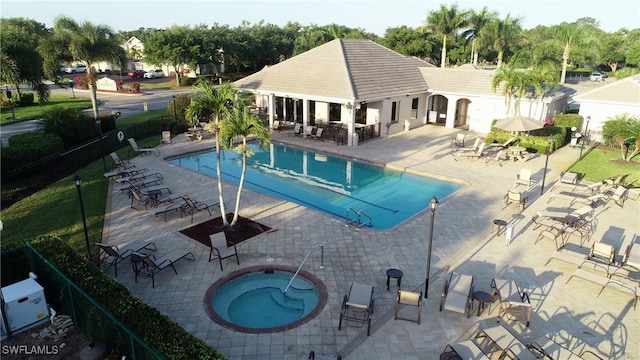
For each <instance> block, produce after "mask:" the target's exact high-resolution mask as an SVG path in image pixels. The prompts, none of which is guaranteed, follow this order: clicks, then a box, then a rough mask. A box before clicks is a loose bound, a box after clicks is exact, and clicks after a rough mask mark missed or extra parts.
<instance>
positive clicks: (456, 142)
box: [449, 133, 464, 147]
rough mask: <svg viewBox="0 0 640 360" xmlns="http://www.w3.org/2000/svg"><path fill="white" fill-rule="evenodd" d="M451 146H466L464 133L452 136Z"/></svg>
mask: <svg viewBox="0 0 640 360" xmlns="http://www.w3.org/2000/svg"><path fill="white" fill-rule="evenodd" d="M449 146H450V147H454V146H459V147H464V134H463V133H459V134H456V137H454V138H451V145H449Z"/></svg>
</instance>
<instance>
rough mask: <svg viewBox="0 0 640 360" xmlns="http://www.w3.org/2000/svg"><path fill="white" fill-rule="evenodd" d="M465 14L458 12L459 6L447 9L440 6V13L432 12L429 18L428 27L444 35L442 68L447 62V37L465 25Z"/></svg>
mask: <svg viewBox="0 0 640 360" xmlns="http://www.w3.org/2000/svg"><path fill="white" fill-rule="evenodd" d="M464 18H465V13H464V12H460V11H458V5H451V7H446V6H445V5H440V9H439V10H438V11H431V12H430V13H429V16H428V17H427V27H429V26H430V27H433V30H434V32H435V33H436V34H439V35H442V55H441V57H442V58H441V59H440V61H441V64H440V67H445V64H446V62H447V37H448V36H453V35H455V33H456V32H457V31H458V30H459V29H460V28H461V27H462V26H463V24H464Z"/></svg>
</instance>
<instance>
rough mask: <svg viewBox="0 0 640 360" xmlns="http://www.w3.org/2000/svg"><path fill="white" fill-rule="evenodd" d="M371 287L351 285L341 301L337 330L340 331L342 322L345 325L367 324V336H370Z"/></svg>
mask: <svg viewBox="0 0 640 360" xmlns="http://www.w3.org/2000/svg"><path fill="white" fill-rule="evenodd" d="M373 303H374V301H373V286H371V285H364V284H357V283H351V286H350V287H349V293H348V294H347V295H345V296H344V299H343V300H342V308H341V309H340V321H339V322H338V330H341V329H342V320H343V319H344V320H345V321H346V323H347V324H351V323H356V324H362V325H364V324H367V336H369V335H370V334H371V317H372V316H373Z"/></svg>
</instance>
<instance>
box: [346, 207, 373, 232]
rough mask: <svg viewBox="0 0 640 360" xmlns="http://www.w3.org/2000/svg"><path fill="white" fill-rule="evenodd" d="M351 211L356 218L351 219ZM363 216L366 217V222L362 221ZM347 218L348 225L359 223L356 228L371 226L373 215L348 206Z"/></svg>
mask: <svg viewBox="0 0 640 360" xmlns="http://www.w3.org/2000/svg"><path fill="white" fill-rule="evenodd" d="M350 213H353V214H354V215H355V216H356V218H355V219H349V214H350ZM363 217H364V218H365V220H366V222H362V218H363ZM345 218H346V219H347V223H346V224H345V225H346V226H349V225H350V224H357V225H356V229H359V228H361V227H363V226H371V216H369V214H367V213H366V212H364V210H360V211H356V210H355V209H354V208H348V209H347V214H346V215H345Z"/></svg>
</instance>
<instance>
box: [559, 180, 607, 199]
mask: <svg viewBox="0 0 640 360" xmlns="http://www.w3.org/2000/svg"><path fill="white" fill-rule="evenodd" d="M561 180H562V177H560V179H558V181H556V183H555V184H554V185H553V187H551V191H556V190H557V189H564V190H567V191H569V192H571V193H576V194H590V195H595V194H597V193H598V191H599V190H600V187H601V186H602V184H603V183H602V182H595V183H591V184H587V183H583V182H578V183H577V184H574V183H567V182H562V181H561Z"/></svg>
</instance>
